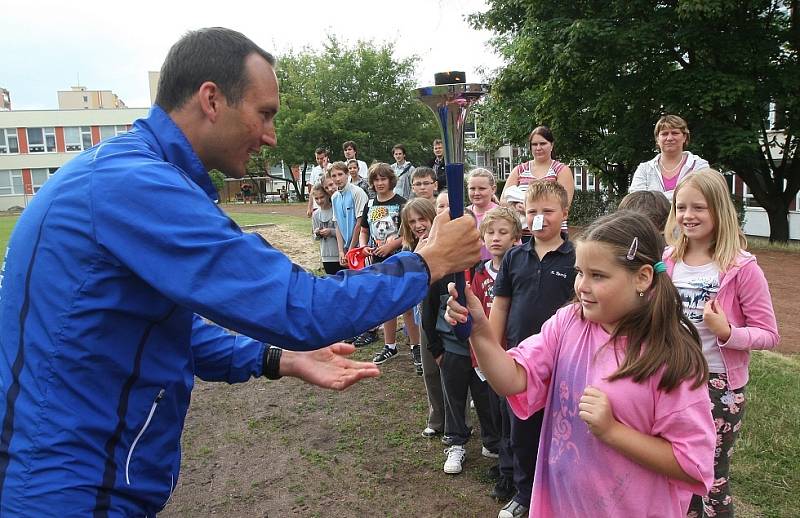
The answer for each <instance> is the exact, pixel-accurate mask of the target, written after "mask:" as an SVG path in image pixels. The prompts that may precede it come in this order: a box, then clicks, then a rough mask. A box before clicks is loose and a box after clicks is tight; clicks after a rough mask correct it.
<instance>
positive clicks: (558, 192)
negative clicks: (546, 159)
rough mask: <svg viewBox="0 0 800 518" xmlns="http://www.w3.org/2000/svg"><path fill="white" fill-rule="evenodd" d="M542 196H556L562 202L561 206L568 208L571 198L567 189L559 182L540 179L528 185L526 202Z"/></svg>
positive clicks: (537, 199)
mask: <svg viewBox="0 0 800 518" xmlns="http://www.w3.org/2000/svg"><path fill="white" fill-rule="evenodd" d="M542 198H556V199H557V200H558V201H559V202H561V208H562V209H564V210H566V209H567V206H568V199H569V197H568V195H567V190H566V189H565V188H564V186H563V185H561V184H560V183H558V182H550V181H546V180H539V181H536V182H532V183H530V184H529V185H528V192H527V193H526V195H525V203H526V204H528V203H531V202H534V201H539V200H541V199H542Z"/></svg>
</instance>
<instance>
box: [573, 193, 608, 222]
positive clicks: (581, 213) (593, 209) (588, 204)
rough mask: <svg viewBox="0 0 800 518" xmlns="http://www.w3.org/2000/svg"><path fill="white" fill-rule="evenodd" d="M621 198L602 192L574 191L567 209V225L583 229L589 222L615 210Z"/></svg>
mask: <svg viewBox="0 0 800 518" xmlns="http://www.w3.org/2000/svg"><path fill="white" fill-rule="evenodd" d="M620 199H621V198H619V197H617V196H615V195H613V194H608V193H604V192H595V191H577V190H576V191H575V195H574V196H573V197H572V206H571V207H570V209H569V220H568V222H569V224H570V225H571V226H577V227H585V226H587V225H589V224H590V223H591V222H593V221H594V220H596V219H597V218H599V217H600V216H604V215H606V214H609V213H611V212H614V211H615V210H617V205H619V200H620Z"/></svg>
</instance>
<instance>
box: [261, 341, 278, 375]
mask: <svg viewBox="0 0 800 518" xmlns="http://www.w3.org/2000/svg"><path fill="white" fill-rule="evenodd" d="M281 354H283V349H281V348H280V347H275V346H274V345H268V346H267V349H266V350H265V351H264V361H263V365H262V367H261V370H262V373H263V374H264V376H265V377H266V378H267V379H270V380H278V379H281V375H280V370H281Z"/></svg>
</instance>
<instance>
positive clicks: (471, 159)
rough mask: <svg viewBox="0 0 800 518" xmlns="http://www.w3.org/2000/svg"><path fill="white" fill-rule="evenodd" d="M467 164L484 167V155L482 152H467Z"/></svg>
mask: <svg viewBox="0 0 800 518" xmlns="http://www.w3.org/2000/svg"><path fill="white" fill-rule="evenodd" d="M465 154H466V158H467V162H468V163H469V164H471V165H474V166H475V167H486V153H485V152H483V151H467V152H466V153H465Z"/></svg>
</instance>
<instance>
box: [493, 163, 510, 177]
mask: <svg viewBox="0 0 800 518" xmlns="http://www.w3.org/2000/svg"><path fill="white" fill-rule="evenodd" d="M495 164H496V167H495V174H496V176H497V178H498V179H500V180H505V179H506V178H507V177H508V175H509V174H510V173H511V160H509V159H508V158H497V159H495Z"/></svg>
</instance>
